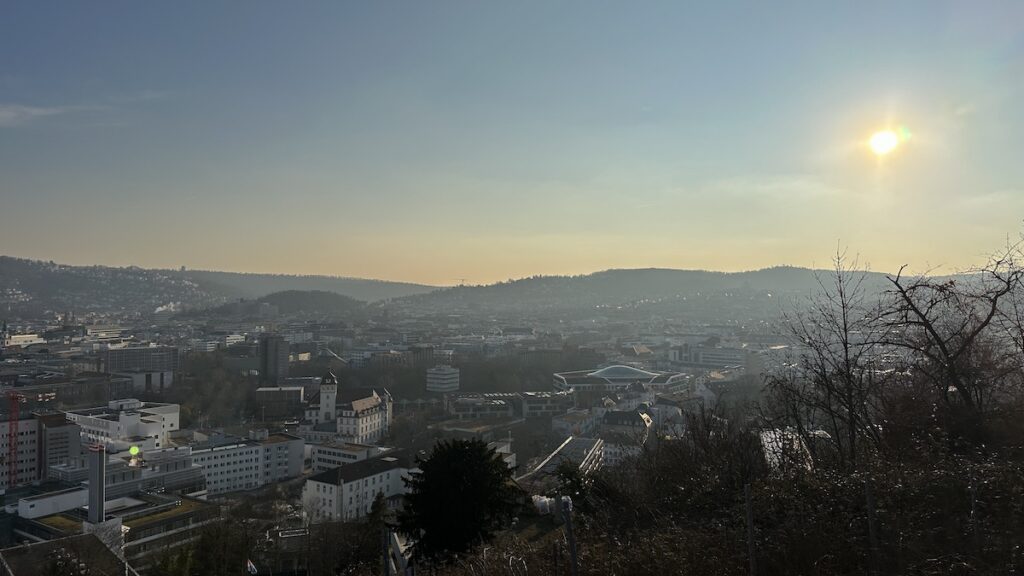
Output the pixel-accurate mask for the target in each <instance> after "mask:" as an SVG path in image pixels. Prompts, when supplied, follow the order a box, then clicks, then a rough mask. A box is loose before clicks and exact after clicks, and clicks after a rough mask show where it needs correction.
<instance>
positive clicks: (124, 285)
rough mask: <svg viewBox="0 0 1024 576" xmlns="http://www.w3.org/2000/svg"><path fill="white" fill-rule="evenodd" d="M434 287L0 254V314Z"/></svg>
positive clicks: (397, 292)
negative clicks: (76, 263) (67, 262)
mask: <svg viewBox="0 0 1024 576" xmlns="http://www.w3.org/2000/svg"><path fill="white" fill-rule="evenodd" d="M434 289H435V288H434V287H433V286H425V285H421V284H409V283H404V282H387V281H381V280H364V279H360V278H340V277H332V276H287V275H273V274H240V273H233V272H209V271H193V270H150V269H145V268H138V267H135V266H129V267H123V268H117V267H110V266H68V265H64V264H56V263H54V262H44V261H40V260H28V259H24V258H13V257H9V256H0V314H8V315H9V314H15V315H17V314H25V315H33V314H41V313H44V312H46V311H57V312H62V311H74V312H75V313H78V314H83V313H87V312H90V311H93V312H103V313H108V312H124V313H142V314H147V313H153V312H155V311H156V310H158V309H160V310H171V311H175V310H181V309H189V308H192V309H194V308H209V307H211V306H216V305H218V304H222V303H224V302H227V301H231V300H237V299H239V298H247V299H255V298H260V297H262V296H266V295H268V294H272V293H275V292H284V291H289V290H304V291H309V290H314V291H322V292H333V293H337V294H341V295H344V296H347V297H349V298H353V299H356V300H362V301H368V302H372V301H378V300H386V299H389V298H396V297H401V296H409V295H413V294H420V293H424V292H428V291H431V290H434Z"/></svg>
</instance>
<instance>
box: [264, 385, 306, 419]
mask: <svg viewBox="0 0 1024 576" xmlns="http://www.w3.org/2000/svg"><path fill="white" fill-rule="evenodd" d="M255 399H256V409H257V410H258V411H259V412H257V413H258V414H259V415H260V418H262V419H263V420H264V421H266V420H268V419H269V420H277V419H285V418H301V417H302V414H303V411H304V409H305V403H306V392H305V388H303V387H302V386H263V387H260V388H257V389H256V395H255Z"/></svg>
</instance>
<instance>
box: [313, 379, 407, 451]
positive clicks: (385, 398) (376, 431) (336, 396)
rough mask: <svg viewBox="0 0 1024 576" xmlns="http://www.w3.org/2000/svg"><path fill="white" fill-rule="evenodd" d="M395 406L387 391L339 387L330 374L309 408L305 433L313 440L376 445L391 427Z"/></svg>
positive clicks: (323, 381) (322, 382)
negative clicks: (341, 388)
mask: <svg viewBox="0 0 1024 576" xmlns="http://www.w3.org/2000/svg"><path fill="white" fill-rule="evenodd" d="M393 405H394V402H393V400H392V398H391V393H389V392H388V391H387V390H384V389H381V390H380V391H378V390H370V389H343V390H339V388H338V378H337V377H336V376H335V375H334V374H328V375H326V376H324V377H323V379H322V380H321V381H320V391H319V392H318V393H317V394H315V395H314V396H313V398H312V399H311V400H310V402H309V406H308V407H307V408H306V425H305V426H303V427H302V431H303V435H304V436H305V437H306V438H308V439H310V440H334V441H339V440H340V441H342V442H351V443H355V444H373V443H375V442H379V441H380V440H381V439H383V438H384V437H385V436H387V434H388V432H389V431H390V430H391V420H392V410H393Z"/></svg>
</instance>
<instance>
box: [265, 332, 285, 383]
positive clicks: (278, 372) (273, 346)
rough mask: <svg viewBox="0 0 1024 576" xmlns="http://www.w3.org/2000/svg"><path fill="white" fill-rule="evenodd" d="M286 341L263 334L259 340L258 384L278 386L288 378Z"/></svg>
mask: <svg viewBox="0 0 1024 576" xmlns="http://www.w3.org/2000/svg"><path fill="white" fill-rule="evenodd" d="M288 353H289V344H288V341H287V340H285V339H284V337H282V336H278V335H276V334H263V335H261V336H260V340H259V360H260V364H259V373H260V382H262V383H263V384H269V385H272V386H276V385H280V384H281V383H282V382H284V380H285V379H286V378H288Z"/></svg>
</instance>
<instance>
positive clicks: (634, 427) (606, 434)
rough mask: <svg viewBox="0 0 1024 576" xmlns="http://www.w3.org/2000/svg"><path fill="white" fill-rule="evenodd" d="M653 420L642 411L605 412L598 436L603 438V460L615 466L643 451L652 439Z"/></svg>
mask: <svg viewBox="0 0 1024 576" xmlns="http://www.w3.org/2000/svg"><path fill="white" fill-rule="evenodd" d="M653 427H654V420H653V419H651V417H650V416H648V415H647V414H644V413H642V412H636V411H625V410H613V411H609V412H605V414H604V417H603V418H602V421H601V433H600V436H601V438H602V439H603V440H604V462H605V464H607V465H608V466H616V465H618V464H621V463H622V462H624V461H625V460H627V459H630V458H636V457H638V456H640V454H642V453H643V449H644V446H646V445H647V444H648V442H649V441H651V440H652V438H653V434H652V433H651V431H652V428H653Z"/></svg>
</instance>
